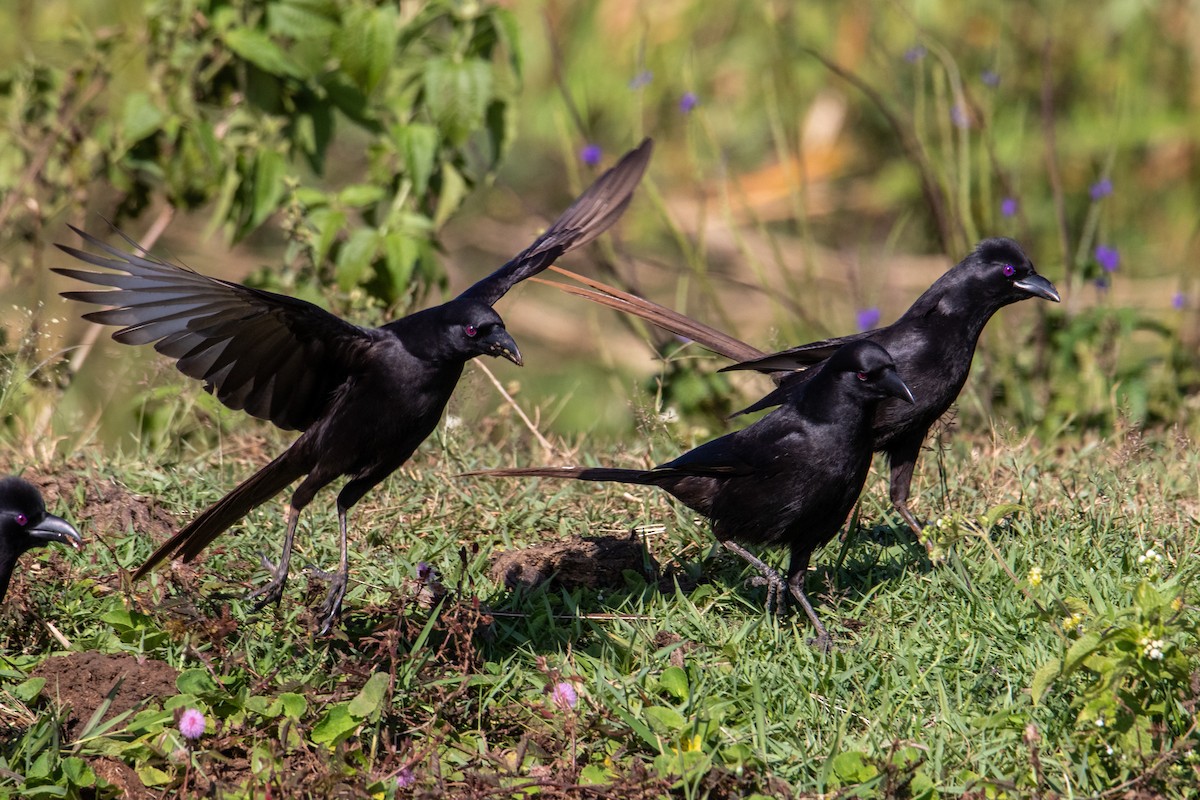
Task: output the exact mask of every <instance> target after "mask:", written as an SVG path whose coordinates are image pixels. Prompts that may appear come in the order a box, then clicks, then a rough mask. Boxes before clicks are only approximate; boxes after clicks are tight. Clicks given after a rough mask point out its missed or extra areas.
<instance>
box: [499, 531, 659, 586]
mask: <svg viewBox="0 0 1200 800" xmlns="http://www.w3.org/2000/svg"><path fill="white" fill-rule="evenodd" d="M627 569H628V570H633V571H634V572H638V573H641V574H642V575H643V576H644V577H645V578H646V580H648V581H652V580H654V577H655V575H656V574H657V573H658V564H657V562H655V560H654V558H653V556H651V555H650V553H649V552H648V551H647V550H646V545H645V543H644V542H643V541H642V540H641V539H638V538H633V537H630V538H621V537H617V536H583V537H572V538H570V539H567V540H565V541H558V542H547V543H545V544H539V545H534V546H533V547H526V548H524V549H522V550H513V551H511V552H508V553H500V554H499V555H497V556H496V557H495V558H493V559H492V569H491V577H492V580H494V581H495V582H496V583H502V584H504V586H506V587H507V588H509V589H515V588H517V587H518V586H522V587H526V588H532V587H534V586H541V585H542V584H545V583H549V585H550V586H551V587H555V586H561V587H563V588H565V589H567V590H571V589H576V588H580V587H582V588H587V589H620V588H622V587H624V586H625V577H624V574H623V573H624V571H625V570H627Z"/></svg>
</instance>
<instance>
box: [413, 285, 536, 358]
mask: <svg viewBox="0 0 1200 800" xmlns="http://www.w3.org/2000/svg"><path fill="white" fill-rule="evenodd" d="M428 311H429V312H435V313H437V315H438V317H440V320H439V322H440V328H441V331H440V335H439V336H438V337H437V339H438V342H439V346H440V347H441V348H443V349H444V350H445V351H446V352H444V353H443V354H442V355H443V357H445V358H446V359H447V360H458V359H461V360H463V361H469V360H471V359H472V358H475V357H476V356H496V357H499V358H507V359H508V360H509V361H511V362H513V363H514V364H516V365H517V366H518V367H520V366H523V365H524V363H525V362H524V360H523V359H522V358H521V351H520V349H518V348H517V343H516V342H515V341H513V338H512V336H510V335H509V333H508V330H507V329H506V328H505V327H504V320H503V319H501V318H500V315H499V314H497V313H496V310H495V309H494V308H492V307H491V306H490V305H488V304H487V303H482V302H479V301H477V300H468V299H463V298H459V299H457V300H451V301H450V302H449V303H446V304H444V305H441V306H437V307H436V308H433V309H429V310H428ZM425 313H426V312H418V314H422V315H423V314H425ZM414 316H416V315H414Z"/></svg>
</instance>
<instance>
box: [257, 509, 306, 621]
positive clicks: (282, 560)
mask: <svg viewBox="0 0 1200 800" xmlns="http://www.w3.org/2000/svg"><path fill="white" fill-rule="evenodd" d="M299 522H300V510H299V509H298V508H296V507H295V506H291V507H290V508H289V509H288V521H287V534H286V535H285V536H284V539H283V552H282V553H281V554H280V555H279V564H278V565H276V564H272V563H271V560H270V559H269V558H267V554H266V553H263V555H262V565H263V569H265V570H266V571H267V572H268V573H269V574H270V576H271V580H270V581H268V582H267V583H265V584H263V585H262V586H260V587H258V588H257V589H255V590H254V591H253V592H251V593H250V594H249V595H247V596H246V599H247V600H253V599H254V598H256V597H261V598H262V599H261V600H259V601H258V602H257V603H255V604H254V610H255V611H262V610H263V609H264V608H266V607H267V606H269V605H270V604H271V603H274V604H275V605H279V601H280V600H282V599H283V587H284V585H285V584H286V583H287V576H288V566H289V565H290V564H291V562H292V542H293V541H295V539H296V525H297V523H299Z"/></svg>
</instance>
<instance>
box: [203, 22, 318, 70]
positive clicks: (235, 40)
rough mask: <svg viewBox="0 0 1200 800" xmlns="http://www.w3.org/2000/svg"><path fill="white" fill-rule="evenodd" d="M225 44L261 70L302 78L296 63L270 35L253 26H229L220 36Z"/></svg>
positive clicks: (301, 68) (299, 67)
mask: <svg viewBox="0 0 1200 800" xmlns="http://www.w3.org/2000/svg"><path fill="white" fill-rule="evenodd" d="M221 38H222V39H223V40H224V42H225V45H226V46H227V47H228V48H229V49H230V50H232V51H233V52H234V53H236V54H237V55H239V56H241V57H242V58H244V59H245V60H246V61H249V62H250V63H251V64H253V65H254V66H256V67H258V68H259V69H261V70H262V71H263V72H267V73H270V74H271V75H278V76H279V77H291V78H303V77H306V76H305V72H304V69H303V67H301V66H300V65H299V64H297V63H296V62H295V61H294V60H293V59H292V58H291V57H290V56H288V54H287V53H286V52H285V51H284V50H283V48H281V47H280V46H279V45H278V44H276V43H275V41H274V40H272V39H271V37H269V36H267V35H266V34H264V33H263V32H262V31H258V30H255V29H254V28H231V29H230V30H227V31H225V33H224V34H223V35H222V37H221Z"/></svg>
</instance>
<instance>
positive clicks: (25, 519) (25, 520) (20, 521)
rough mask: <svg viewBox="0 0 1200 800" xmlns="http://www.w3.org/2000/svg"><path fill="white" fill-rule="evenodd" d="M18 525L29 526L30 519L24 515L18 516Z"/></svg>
mask: <svg viewBox="0 0 1200 800" xmlns="http://www.w3.org/2000/svg"><path fill="white" fill-rule="evenodd" d="M17 524H18V525H20V526H21V527H24V526H26V525H28V524H29V517H27V516H25V515H24V514H17Z"/></svg>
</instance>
